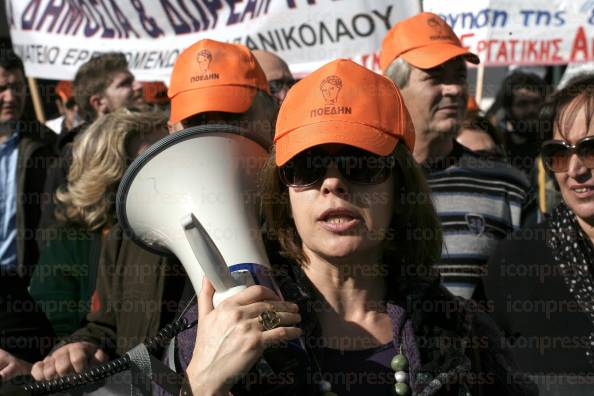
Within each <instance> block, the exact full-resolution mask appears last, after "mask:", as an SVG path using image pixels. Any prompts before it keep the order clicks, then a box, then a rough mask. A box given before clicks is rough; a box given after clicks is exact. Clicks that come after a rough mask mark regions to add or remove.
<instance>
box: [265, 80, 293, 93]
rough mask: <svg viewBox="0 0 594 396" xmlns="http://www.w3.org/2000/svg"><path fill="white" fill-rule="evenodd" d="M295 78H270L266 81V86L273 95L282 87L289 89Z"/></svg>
mask: <svg viewBox="0 0 594 396" xmlns="http://www.w3.org/2000/svg"><path fill="white" fill-rule="evenodd" d="M296 82H297V80H294V79H292V78H280V79H277V80H270V81H268V87H269V88H270V93H271V94H272V95H275V94H277V93H279V92H280V91H282V90H283V88H284V89H287V90H288V89H291V87H292V86H293V85H295V83H296Z"/></svg>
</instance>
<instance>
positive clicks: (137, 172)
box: [116, 125, 278, 305]
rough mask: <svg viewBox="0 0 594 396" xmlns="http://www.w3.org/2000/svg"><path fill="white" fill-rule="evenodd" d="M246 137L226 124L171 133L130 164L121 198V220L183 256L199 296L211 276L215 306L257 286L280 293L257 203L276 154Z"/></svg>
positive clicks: (158, 247) (148, 241) (147, 244)
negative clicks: (261, 180) (263, 174)
mask: <svg viewBox="0 0 594 396" xmlns="http://www.w3.org/2000/svg"><path fill="white" fill-rule="evenodd" d="M245 135H246V133H245V131H242V130H240V129H238V128H234V127H231V126H225V125H205V126H199V127H193V128H188V129H185V130H183V131H180V132H177V133H174V134H172V135H169V136H168V137H166V138H164V139H162V140H160V141H159V142H157V143H155V144H154V145H153V146H151V147H150V148H149V149H147V151H145V152H144V153H143V154H142V155H141V156H139V157H138V158H137V159H136V160H135V161H134V162H133V163H132V164H131V165H130V167H129V168H128V170H127V171H126V173H125V175H124V177H123V178H122V181H121V183H120V187H119V190H118V194H117V201H116V210H117V215H118V219H119V222H120V224H121V226H122V228H123V229H124V231H126V232H127V234H128V235H129V236H130V238H132V239H133V240H134V241H136V242H137V243H138V244H140V246H142V247H144V248H145V249H148V250H150V251H153V252H155V253H159V254H171V253H173V254H174V255H175V256H177V258H178V259H179V260H180V261H181V262H182V264H183V266H184V268H185V270H186V272H187V274H188V276H189V278H190V280H191V282H192V285H193V286H194V290H195V291H196V293H198V292H199V291H200V287H201V285H202V277H203V276H204V274H206V276H207V278H208V279H209V280H210V281H211V282H212V284H213V286H214V287H215V290H216V293H215V299H214V303H215V305H216V304H217V303H218V302H220V301H222V300H224V299H225V298H226V297H228V296H229V295H231V294H233V293H235V292H237V291H239V290H241V289H243V288H245V287H246V285H250V284H254V283H255V284H263V285H265V286H268V287H270V288H272V289H273V290H275V291H278V290H276V287H275V286H274V282H272V281H271V279H272V278H271V276H270V274H269V273H268V270H269V269H270V263H269V261H268V257H267V255H266V251H265V249H264V244H263V242H262V238H261V234H260V226H259V221H258V216H257V206H256V203H257V199H256V197H257V195H256V193H257V190H256V188H257V185H256V184H257V175H258V172H259V170H260V168H261V167H262V165H263V164H264V162H265V161H266V159H267V157H268V153H267V150H266V149H265V148H264V146H265V144H260V143H258V142H257V141H256V140H254V138H253V137H252V138H247V137H246V136H245ZM228 266H229V268H228Z"/></svg>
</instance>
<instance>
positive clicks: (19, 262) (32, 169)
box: [0, 49, 55, 379]
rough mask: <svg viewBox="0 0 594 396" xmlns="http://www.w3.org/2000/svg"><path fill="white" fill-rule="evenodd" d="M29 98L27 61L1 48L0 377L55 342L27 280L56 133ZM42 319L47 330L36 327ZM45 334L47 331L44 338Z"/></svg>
mask: <svg viewBox="0 0 594 396" xmlns="http://www.w3.org/2000/svg"><path fill="white" fill-rule="evenodd" d="M25 101H26V85H25V72H24V69H23V63H22V62H21V60H20V59H19V58H18V56H16V54H14V53H13V52H12V50H9V49H3V50H2V51H0V292H1V293H2V294H1V295H0V379H4V378H8V377H11V376H13V375H15V374H19V373H24V372H26V371H27V366H28V365H29V364H28V363H27V362H26V361H27V360H29V361H31V360H32V361H34V359H37V358H38V357H39V356H42V355H41V353H44V352H45V351H44V350H43V348H37V347H33V345H39V344H40V343H45V344H46V346H51V336H49V332H51V328H50V327H49V326H48V324H47V319H46V318H45V316H44V315H43V313H40V311H39V310H38V309H36V308H35V307H34V303H33V300H31V297H30V296H29V295H28V293H27V290H26V285H27V283H28V282H29V278H30V275H31V272H32V270H33V267H34V265H35V263H36V262H37V258H38V256H39V249H38V247H37V243H36V239H40V240H41V239H43V238H45V237H46V235H45V234H44V232H42V230H40V229H39V228H38V224H39V219H40V217H41V203H42V202H43V199H44V195H43V193H42V192H43V189H42V188H43V183H44V181H45V175H46V169H47V166H48V165H50V163H51V161H52V160H55V156H54V152H53V143H54V140H55V134H54V133H53V132H52V131H51V130H49V129H47V128H46V127H45V126H43V125H41V124H40V123H38V122H37V121H34V120H33V119H31V118H28V117H27V116H30V115H31V114H28V113H27V112H25ZM28 304H29V305H28ZM30 304H33V305H30ZM27 306H29V308H26V307H27ZM15 311H16V312H15ZM34 311H35V312H34ZM43 321H45V322H44V323H45V330H48V332H46V331H41V332H37V329H38V328H41V327H42V324H43V323H42V322H43ZM37 326H39V327H37ZM42 334H45V335H48V337H46V338H45V339H42V337H41V335H42ZM23 341H24V342H23ZM46 349H47V348H46ZM21 359H22V360H21Z"/></svg>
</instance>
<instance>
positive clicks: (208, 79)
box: [167, 40, 270, 123]
mask: <svg viewBox="0 0 594 396" xmlns="http://www.w3.org/2000/svg"><path fill="white" fill-rule="evenodd" d="M258 90H260V91H264V92H267V93H270V92H269V88H268V81H267V80H266V76H265V75H264V72H263V71H262V68H261V67H260V65H259V64H258V61H257V60H256V58H255V57H254V55H253V54H252V53H251V51H250V50H249V49H248V48H247V47H245V46H243V45H239V44H228V43H222V42H219V41H214V40H200V41H198V42H197V43H195V44H193V45H192V46H190V47H188V48H186V49H185V50H184V51H183V52H182V53H181V54H179V56H178V58H177V60H176V62H175V65H174V66H173V72H172V74H171V83H170V84H169V90H168V92H167V94H168V96H169V99H170V100H171V116H170V121H171V122H174V123H175V122H178V121H181V120H183V119H184V118H188V117H190V116H193V115H195V114H198V113H203V112H207V111H223V112H228V113H243V112H245V111H246V110H247V109H249V108H250V106H251V105H252V101H253V100H254V97H255V96H256V92H257V91H258Z"/></svg>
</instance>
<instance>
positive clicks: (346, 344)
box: [169, 60, 530, 395]
mask: <svg viewBox="0 0 594 396" xmlns="http://www.w3.org/2000/svg"><path fill="white" fill-rule="evenodd" d="M413 146H414V128H413V126H412V122H411V119H410V116H409V114H408V111H407V110H406V108H405V106H404V103H403V101H402V98H401V96H400V93H399V92H398V90H397V88H396V87H395V86H394V84H393V83H392V82H391V81H390V80H388V79H386V78H384V77H383V76H380V75H378V74H376V73H373V72H371V71H369V70H367V69H365V68H364V67H362V66H359V65H357V64H355V63H353V62H351V61H349V60H336V61H334V62H331V63H329V64H327V65H325V66H324V67H322V68H321V69H319V70H317V71H315V72H313V73H312V74H310V75H309V76H307V77H306V78H304V79H303V80H301V81H300V82H299V83H297V84H296V85H295V86H294V87H293V88H292V89H291V90H290V91H289V93H288V95H287V97H286V99H285V101H284V102H283V105H282V107H281V109H280V113H279V117H278V121H277V128H276V136H275V145H274V149H273V152H272V155H271V157H270V160H269V162H268V164H267V166H265V169H264V170H263V177H262V188H261V195H262V201H263V211H264V213H265V220H266V228H267V231H268V232H267V233H266V238H267V239H269V240H270V244H271V248H270V250H269V252H270V255H271V257H270V258H271V262H272V265H273V268H274V274H275V279H276V282H277V284H278V286H279V288H280V291H281V293H282V295H283V297H284V300H282V301H281V300H280V297H279V296H278V295H277V294H275V292H273V291H272V290H270V289H266V288H263V287H259V286H251V287H248V288H247V289H245V290H244V291H242V292H239V293H238V294H236V295H234V296H232V297H229V298H228V299H226V300H225V301H223V302H222V303H221V304H220V305H218V306H217V307H216V308H214V307H213V303H212V299H213V293H214V290H213V288H212V286H211V285H210V283H209V282H208V281H205V282H204V283H203V287H202V290H201V292H200V295H199V297H198V311H199V312H198V314H197V319H198V325H197V333H196V330H194V331H186V332H184V333H182V334H181V335H180V336H178V338H177V344H176V345H177V347H178V351H177V352H178V353H176V354H174V355H173V356H177V358H176V359H178V360H177V361H176V362H175V363H176V366H177V367H181V368H182V369H184V370H185V374H186V377H187V383H186V384H185V386H184V390H183V391H182V394H185V395H190V394H194V395H228V393H229V392H231V393H233V394H234V395H238V394H250V395H260V394H278V395H281V394H282V395H296V394H300V395H336V394H338V395H345V394H349V395H371V394H373V395H394V394H396V395H411V394H426V395H432V394H440V395H441V394H444V395H450V394H451V395H459V394H468V393H464V391H469V392H472V393H471V394H475V391H476V392H478V391H479V390H480V391H481V392H483V393H481V394H485V395H490V394H493V395H495V394H497V395H502V394H506V395H510V394H514V395H520V394H521V395H524V394H530V386H527V385H526V382H525V381H523V380H516V378H515V376H514V374H513V372H512V371H511V369H512V365H511V359H510V357H509V356H508V354H507V353H506V351H504V350H502V349H501V348H499V346H498V345H499V341H500V340H499V338H498V334H499V333H498V332H497V330H496V329H495V328H494V327H493V326H492V325H490V324H489V321H488V320H487V319H486V317H485V316H484V315H481V314H478V313H476V309H473V307H472V306H470V305H469V304H470V303H467V302H463V301H462V300H457V299H455V298H454V297H453V296H452V295H451V294H449V293H448V292H447V291H446V290H445V289H443V288H442V287H441V286H440V285H439V281H438V279H437V278H435V277H434V276H433V275H432V273H431V271H430V270H429V268H430V266H431V264H432V263H433V262H434V261H435V260H436V259H438V258H439V257H440V251H441V244H442V239H441V232H440V227H439V222H438V219H437V217H436V214H435V211H434V209H433V206H432V203H431V201H430V199H429V192H428V190H427V184H426V181H425V179H424V177H423V175H422V172H421V171H420V169H419V167H418V166H417V164H416V163H415V161H414V159H413V157H412V155H411V152H412V150H413ZM193 315H194V316H193ZM195 315H196V311H195V309H189V310H188V311H187V312H186V319H188V320H189V321H192V320H193V319H196V316H195ZM287 341H291V342H292V343H293V344H292V345H293V349H291V347H290V345H291V344H289V347H288V349H287V350H285V352H283V351H282V350H281V352H280V353H285V354H284V355H281V359H280V362H281V363H284V364H281V366H282V367H283V368H282V369H281V370H279V368H278V365H277V364H278V363H279V359H275V358H274V354H272V357H271V355H269V354H267V353H268V352H269V351H270V349H268V347H270V346H275V345H277V344H279V343H280V344H282V343H285V342H287ZM295 350H297V352H298V351H301V352H302V353H303V354H302V355H301V356H302V357H304V358H303V360H299V359H296V358H295V353H296V352H295ZM263 355H264V357H265V361H266V362H267V363H268V364H269V365H270V366H271V367H270V368H272V370H271V371H270V370H268V374H266V375H264V374H262V372H264V373H266V372H267V370H264V369H262V365H263V363H262V361H261V360H260V359H261V357H262V356H263ZM169 356H172V355H171V354H170V355H169ZM277 357H278V356H277ZM258 362H260V363H258ZM291 362H294V364H293V363H291ZM300 362H301V363H302V364H303V365H304V366H305V368H304V369H302V370H300V369H299V367H298V366H299V364H300ZM275 363H277V364H275ZM170 365H171V362H170ZM264 366H265V365H264ZM254 367H256V368H254ZM265 367H266V366H265ZM283 370H286V371H283ZM254 371H256V372H257V373H260V374H262V375H264V376H265V377H266V380H261V379H259V378H260V377H257V376H254V375H253V374H254ZM275 376H276V377H275ZM264 383H265V384H266V386H269V388H266V387H265V386H262V385H263V384H264ZM275 386H276V388H274V387H275ZM270 387H273V388H274V391H273V392H272V393H268V392H269V391H271V389H270ZM479 388H480V389H479ZM476 394H479V393H476Z"/></svg>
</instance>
